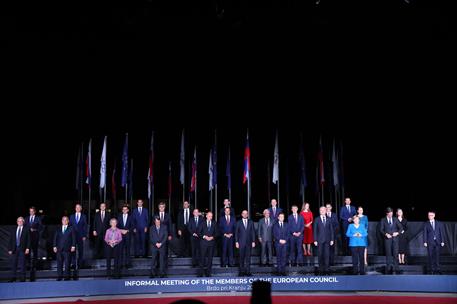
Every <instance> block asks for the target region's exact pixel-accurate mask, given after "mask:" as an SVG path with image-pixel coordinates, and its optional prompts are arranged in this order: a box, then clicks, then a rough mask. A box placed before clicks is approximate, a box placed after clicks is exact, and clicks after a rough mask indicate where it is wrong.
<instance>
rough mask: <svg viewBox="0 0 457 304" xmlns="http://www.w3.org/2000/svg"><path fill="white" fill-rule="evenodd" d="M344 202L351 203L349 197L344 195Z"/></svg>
mask: <svg viewBox="0 0 457 304" xmlns="http://www.w3.org/2000/svg"><path fill="white" fill-rule="evenodd" d="M344 203H345V204H346V205H350V204H351V199H350V198H349V197H346V198H345V199H344Z"/></svg>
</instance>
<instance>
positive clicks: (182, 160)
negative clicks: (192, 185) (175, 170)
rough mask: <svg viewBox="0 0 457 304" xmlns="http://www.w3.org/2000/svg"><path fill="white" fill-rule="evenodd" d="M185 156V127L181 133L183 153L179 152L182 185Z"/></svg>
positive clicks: (182, 183)
mask: <svg viewBox="0 0 457 304" xmlns="http://www.w3.org/2000/svg"><path fill="white" fill-rule="evenodd" d="M185 158H186V153H185V150H184V129H183V130H182V134H181V153H180V154H179V166H180V173H179V181H180V182H181V185H184V175H185V174H184V172H185V168H184V161H185Z"/></svg>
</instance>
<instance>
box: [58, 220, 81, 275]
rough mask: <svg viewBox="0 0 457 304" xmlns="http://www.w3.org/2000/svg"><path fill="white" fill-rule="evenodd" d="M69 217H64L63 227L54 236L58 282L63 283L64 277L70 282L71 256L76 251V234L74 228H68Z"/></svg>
mask: <svg viewBox="0 0 457 304" xmlns="http://www.w3.org/2000/svg"><path fill="white" fill-rule="evenodd" d="M68 223H69V220H68V217H66V216H64V217H62V226H60V227H59V228H57V230H56V233H55V235H54V243H53V250H54V252H55V254H56V258H57V281H61V280H62V277H63V275H64V273H63V266H64V265H65V281H68V280H70V261H71V255H72V254H73V253H74V252H75V251H76V233H75V230H74V226H68Z"/></svg>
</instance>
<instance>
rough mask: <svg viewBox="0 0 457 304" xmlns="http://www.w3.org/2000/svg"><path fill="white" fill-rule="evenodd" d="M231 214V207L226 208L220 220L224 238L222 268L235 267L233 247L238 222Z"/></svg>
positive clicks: (220, 228) (220, 229)
mask: <svg viewBox="0 0 457 304" xmlns="http://www.w3.org/2000/svg"><path fill="white" fill-rule="evenodd" d="M230 213H231V210H230V207H226V208H225V209H224V213H222V216H221V217H220V219H219V232H220V234H221V236H222V254H221V267H227V266H230V267H233V266H234V265H235V261H234V258H233V246H234V242H235V241H234V239H235V226H236V220H235V217H234V216H231V214H230Z"/></svg>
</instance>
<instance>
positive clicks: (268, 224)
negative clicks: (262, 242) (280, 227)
mask: <svg viewBox="0 0 457 304" xmlns="http://www.w3.org/2000/svg"><path fill="white" fill-rule="evenodd" d="M268 226H270V220H269V219H267V227H268Z"/></svg>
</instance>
